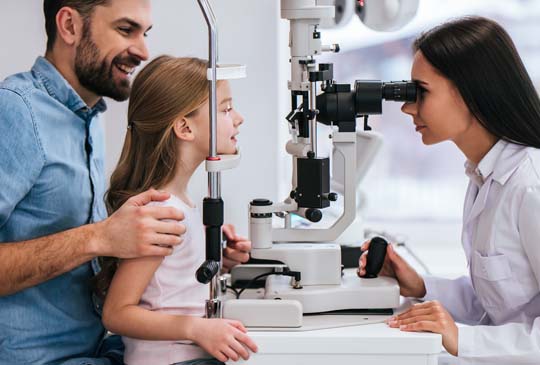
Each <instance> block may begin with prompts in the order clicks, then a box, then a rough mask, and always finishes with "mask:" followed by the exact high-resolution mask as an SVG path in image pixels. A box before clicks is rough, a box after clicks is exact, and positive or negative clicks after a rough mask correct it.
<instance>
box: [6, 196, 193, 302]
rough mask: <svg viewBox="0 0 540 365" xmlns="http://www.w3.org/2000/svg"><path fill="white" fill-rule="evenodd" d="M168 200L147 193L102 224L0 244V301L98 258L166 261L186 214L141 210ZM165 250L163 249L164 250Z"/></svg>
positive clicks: (152, 208)
mask: <svg viewBox="0 0 540 365" xmlns="http://www.w3.org/2000/svg"><path fill="white" fill-rule="evenodd" d="M168 198H169V194H168V193H164V192H159V191H156V190H149V191H147V192H144V193H142V194H139V195H137V196H134V197H132V198H131V199H129V200H128V201H127V202H126V203H125V204H124V205H123V206H122V207H121V208H120V209H119V210H118V211H116V212H115V213H114V214H113V215H111V216H110V217H109V218H107V219H106V220H104V221H103V222H100V223H96V224H89V225H85V226H82V227H79V228H74V229H70V230H67V231H64V232H60V233H56V234H53V235H50V236H46V237H42V238H37V239H34V240H29V241H24V242H16V243H15V242H13V243H0V296H4V295H10V294H14V293H16V292H18V291H20V290H23V289H26V288H28V287H31V286H35V285H38V284H40V283H43V282H45V281H47V280H50V279H52V278H55V277H56V276H58V275H61V274H63V273H65V272H67V271H70V270H72V269H74V268H75V267H77V266H79V265H81V264H83V263H84V262H87V261H89V260H91V259H92V258H93V257H96V256H114V257H120V258H133V257H141V256H166V255H170V254H171V253H172V247H174V246H176V245H179V244H180V243H181V242H182V238H181V235H182V234H184V233H185V227H184V226H183V225H180V224H178V223H172V222H164V221H162V220H163V219H171V220H174V221H180V220H183V219H184V214H183V213H182V212H181V211H179V210H177V209H175V208H172V207H157V206H149V207H147V206H145V205H146V204H148V203H149V202H150V201H162V200H166V199H168ZM163 245H166V246H167V247H163Z"/></svg>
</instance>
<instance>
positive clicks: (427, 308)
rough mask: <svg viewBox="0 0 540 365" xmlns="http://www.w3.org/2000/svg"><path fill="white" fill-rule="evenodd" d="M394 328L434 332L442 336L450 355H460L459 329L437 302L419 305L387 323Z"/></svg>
mask: <svg viewBox="0 0 540 365" xmlns="http://www.w3.org/2000/svg"><path fill="white" fill-rule="evenodd" d="M387 323H388V325H389V326H390V327H393V328H399V329H400V330H401V331H410V332H424V331H427V332H433V333H440V334H441V335H442V343H443V346H444V348H445V349H446V351H448V353H449V354H451V355H454V356H457V354H458V328H457V326H456V322H454V319H453V318H452V316H451V315H450V313H448V311H447V310H446V309H444V307H443V306H442V305H441V303H439V302H438V301H436V300H433V301H429V302H424V303H418V304H415V305H413V306H412V307H411V308H409V309H408V310H407V311H405V312H403V313H401V314H399V315H397V316H394V317H391V318H389V319H388V321H387Z"/></svg>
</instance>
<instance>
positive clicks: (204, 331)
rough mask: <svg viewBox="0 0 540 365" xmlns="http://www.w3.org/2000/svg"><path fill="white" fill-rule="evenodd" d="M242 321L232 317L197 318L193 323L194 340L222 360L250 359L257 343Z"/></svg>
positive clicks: (255, 350)
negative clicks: (249, 334) (250, 353)
mask: <svg viewBox="0 0 540 365" xmlns="http://www.w3.org/2000/svg"><path fill="white" fill-rule="evenodd" d="M246 332H247V330H246V328H245V327H244V326H243V325H242V323H240V322H238V321H233V320H230V319H219V318H211V319H207V318H197V319H196V321H195V322H194V323H193V330H192V336H190V337H192V338H190V340H192V341H193V342H195V343H196V344H197V345H199V346H201V347H202V348H203V349H204V350H206V352H208V353H209V354H210V355H212V356H213V357H215V358H216V359H218V360H219V361H221V362H226V361H229V360H233V361H238V360H239V359H240V357H242V358H243V359H244V360H247V359H249V352H248V350H247V349H249V350H251V351H252V352H257V345H256V344H255V342H253V340H252V339H251V338H249V336H248V335H246Z"/></svg>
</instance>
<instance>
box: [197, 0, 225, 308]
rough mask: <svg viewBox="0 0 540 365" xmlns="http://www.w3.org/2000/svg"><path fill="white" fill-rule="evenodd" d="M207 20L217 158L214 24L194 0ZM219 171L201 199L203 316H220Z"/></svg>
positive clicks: (203, 3) (208, 9)
mask: <svg viewBox="0 0 540 365" xmlns="http://www.w3.org/2000/svg"><path fill="white" fill-rule="evenodd" d="M197 1H198V3H199V7H200V8H201V11H202V12H203V14H204V18H205V19H206V23H207V24H208V53H209V56H208V68H209V69H210V70H211V71H210V75H211V77H210V78H211V80H210V82H209V99H210V103H209V104H210V105H209V115H210V126H209V129H210V139H209V156H208V157H207V160H210V161H215V160H219V157H218V154H217V153H218V152H217V62H218V43H217V24H216V17H215V15H214V12H213V10H212V6H211V5H210V3H209V1H208V0H197ZM220 178H221V173H220V172H219V171H217V172H208V194H209V197H207V198H205V199H204V203H203V222H204V224H205V227H206V261H205V262H204V263H203V264H202V265H201V267H200V268H199V270H197V280H199V281H200V282H202V283H208V282H209V283H210V293H209V297H210V298H209V300H207V302H206V317H208V318H212V317H221V302H220V299H219V298H218V296H219V290H218V285H219V280H218V278H219V273H220V271H221V262H222V257H221V254H222V253H221V252H222V247H221V226H222V224H223V201H222V200H221V181H220Z"/></svg>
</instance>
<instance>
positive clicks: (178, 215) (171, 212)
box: [143, 206, 185, 221]
mask: <svg viewBox="0 0 540 365" xmlns="http://www.w3.org/2000/svg"><path fill="white" fill-rule="evenodd" d="M143 209H144V213H145V214H147V215H149V216H151V217H152V218H154V219H159V220H162V219H170V220H174V221H182V220H184V218H185V216H184V212H182V211H181V210H180V209H176V208H173V207H158V206H150V207H144V208H143Z"/></svg>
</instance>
